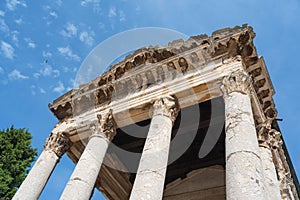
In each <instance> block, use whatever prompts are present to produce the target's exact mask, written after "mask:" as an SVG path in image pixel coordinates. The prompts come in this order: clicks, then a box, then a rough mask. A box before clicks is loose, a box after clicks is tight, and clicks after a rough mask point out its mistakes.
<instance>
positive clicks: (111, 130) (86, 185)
mask: <svg viewBox="0 0 300 200" xmlns="http://www.w3.org/2000/svg"><path fill="white" fill-rule="evenodd" d="M98 119H99V120H98V121H99V123H95V124H93V125H91V131H92V135H91V136H90V138H89V141H88V144H87V145H86V147H85V149H84V152H83V153H82V155H81V157H80V159H79V161H78V163H77V165H76V167H75V169H74V172H73V174H72V175H71V177H70V179H69V182H68V183H67V185H66V187H65V189H64V191H63V194H62V196H61V198H60V199H64V200H71V199H78V200H88V199H90V196H91V194H92V191H93V189H94V185H95V182H96V179H97V177H98V174H99V171H100V168H101V165H102V162H103V159H104V157H105V154H106V151H107V148H108V145H109V142H110V141H111V140H112V139H113V137H114V135H115V132H116V129H115V123H114V120H113V117H112V112H111V110H110V111H109V112H108V113H107V114H106V115H105V116H101V115H98Z"/></svg>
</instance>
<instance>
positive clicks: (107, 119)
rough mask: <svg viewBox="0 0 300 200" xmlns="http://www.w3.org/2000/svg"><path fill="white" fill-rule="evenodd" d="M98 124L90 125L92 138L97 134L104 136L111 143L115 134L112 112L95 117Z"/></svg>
mask: <svg viewBox="0 0 300 200" xmlns="http://www.w3.org/2000/svg"><path fill="white" fill-rule="evenodd" d="M97 118H98V122H97V123H94V124H92V125H91V130H92V136H95V135H97V134H99V135H104V136H105V137H106V138H107V139H108V140H109V141H111V140H112V139H113V138H114V136H115V134H116V123H115V121H114V119H113V114H112V110H111V109H110V110H109V111H108V112H107V113H105V114H102V115H100V114H99V115H97Z"/></svg>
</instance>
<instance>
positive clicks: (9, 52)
mask: <svg viewBox="0 0 300 200" xmlns="http://www.w3.org/2000/svg"><path fill="white" fill-rule="evenodd" d="M1 52H2V54H3V55H4V56H5V57H6V58H8V59H13V57H14V52H15V49H14V48H13V47H12V46H11V45H10V44H8V43H6V42H4V41H1Z"/></svg>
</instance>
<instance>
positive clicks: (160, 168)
mask: <svg viewBox="0 0 300 200" xmlns="http://www.w3.org/2000/svg"><path fill="white" fill-rule="evenodd" d="M176 105H177V102H176V100H175V99H174V98H172V97H164V98H162V99H159V100H156V101H155V102H154V104H153V113H152V120H151V125H150V129H149V132H148V135H147V139H146V143H145V146H144V149H143V154H142V157H141V160H140V164H139V167H138V171H137V175H136V178H135V181H134V184H133V188H132V191H131V195H130V199H131V200H159V199H162V196H163V190H164V182H165V176H166V170H167V164H168V155H169V148H170V142H171V133H172V126H173V121H174V120H175V118H176V116H177V114H178V107H177V106H176Z"/></svg>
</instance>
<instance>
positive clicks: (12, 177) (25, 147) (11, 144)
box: [0, 126, 37, 200]
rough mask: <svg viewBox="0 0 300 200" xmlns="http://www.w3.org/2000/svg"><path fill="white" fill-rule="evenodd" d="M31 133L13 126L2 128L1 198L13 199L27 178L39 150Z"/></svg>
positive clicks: (0, 135) (0, 157)
mask: <svg viewBox="0 0 300 200" xmlns="http://www.w3.org/2000/svg"><path fill="white" fill-rule="evenodd" d="M31 138H32V136H31V134H30V133H29V132H28V131H27V130H25V129H16V128H14V127H13V126H12V127H11V128H8V129H6V130H0V199H1V200H6V199H11V198H12V197H13V195H14V194H15V192H16V191H17V188H18V187H19V186H20V185H21V183H22V181H23V180H24V179H25V177H26V174H27V173H28V171H29V167H30V164H31V162H32V161H33V160H34V158H35V156H36V155H37V150H36V149H34V148H32V147H31Z"/></svg>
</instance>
